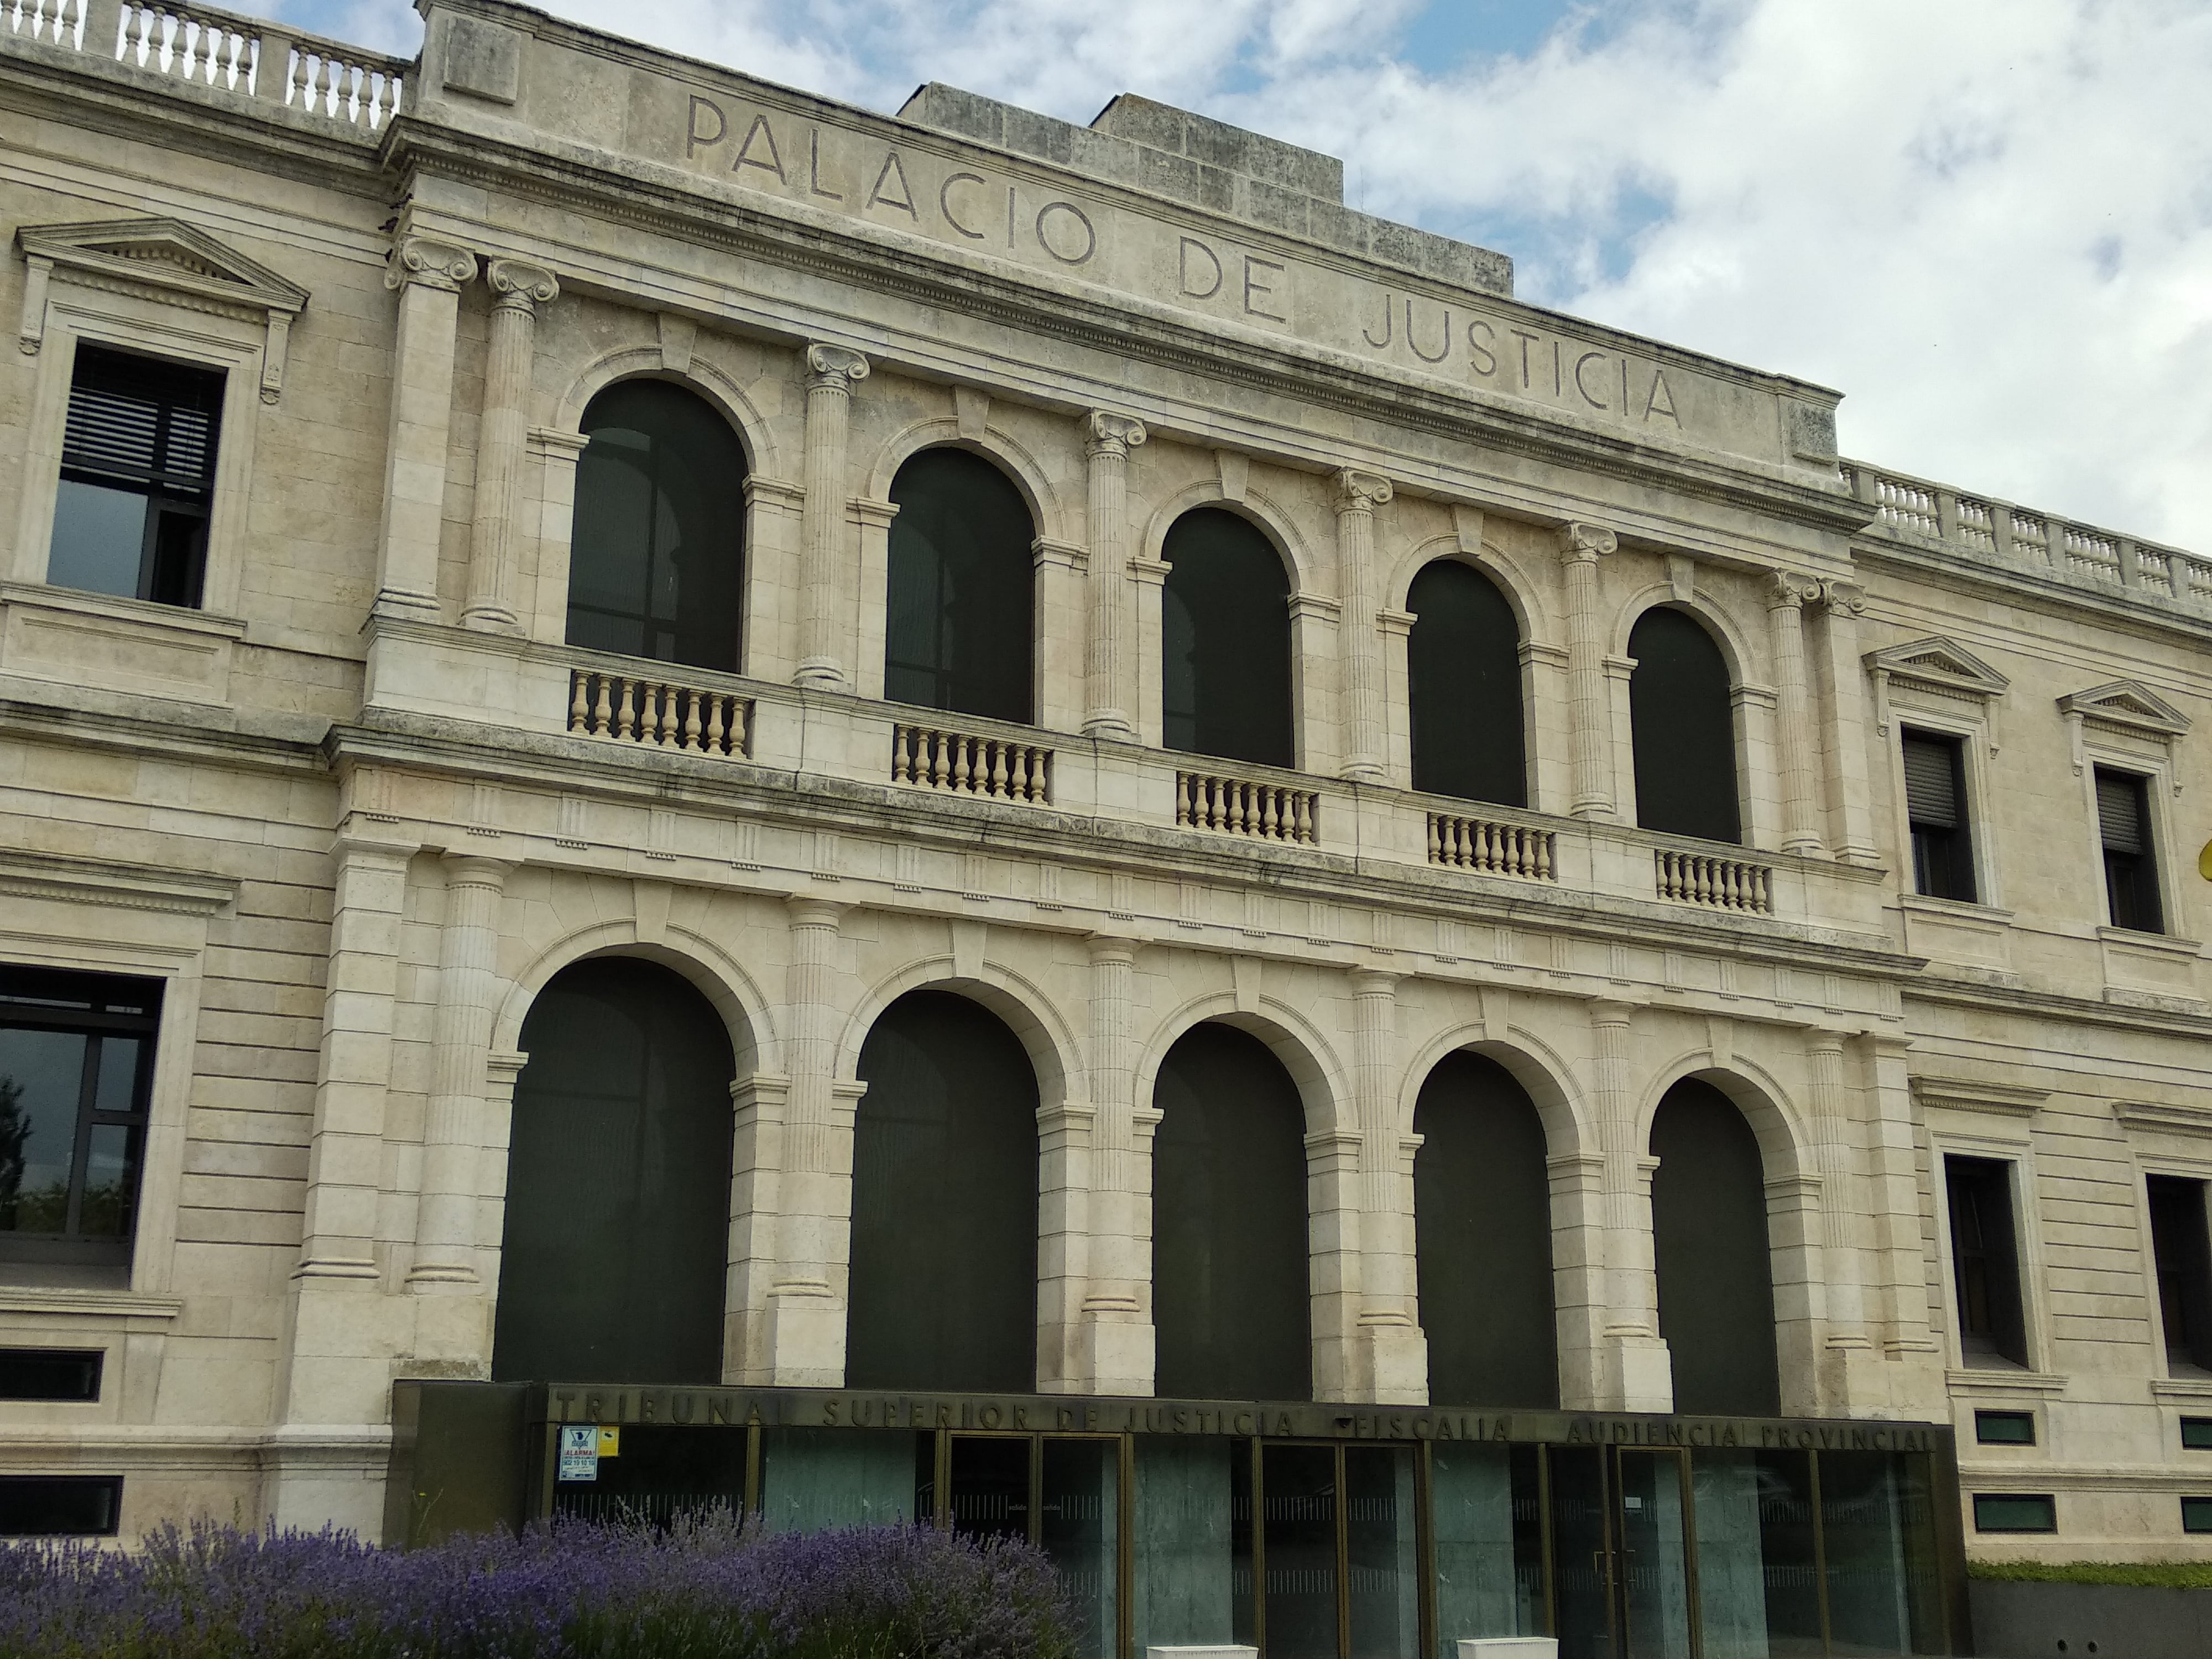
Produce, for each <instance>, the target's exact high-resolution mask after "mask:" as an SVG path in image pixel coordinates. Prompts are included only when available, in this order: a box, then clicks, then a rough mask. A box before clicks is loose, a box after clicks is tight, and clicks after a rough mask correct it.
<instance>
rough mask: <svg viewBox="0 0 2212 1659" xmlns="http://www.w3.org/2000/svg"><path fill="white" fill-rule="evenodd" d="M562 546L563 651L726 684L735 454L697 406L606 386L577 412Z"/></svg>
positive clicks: (731, 654)
mask: <svg viewBox="0 0 2212 1659" xmlns="http://www.w3.org/2000/svg"><path fill="white" fill-rule="evenodd" d="M583 432H584V435H585V436H586V438H588V439H589V440H590V441H589V442H588V443H586V445H585V447H584V453H583V454H582V455H581V456H580V458H579V459H578V460H577V463H576V505H575V517H574V528H573V530H572V532H571V533H570V537H569V544H568V643H569V644H571V645H580V646H584V647H587V648H589V649H591V650H593V651H611V652H616V653H620V654H621V655H623V656H626V657H648V658H651V659H653V660H655V661H659V662H670V663H682V664H684V665H686V666H689V667H692V668H714V669H720V670H724V671H728V672H732V673H734V672H735V671H737V668H738V644H739V641H740V638H741V636H742V634H743V631H744V630H743V611H744V574H745V528H744V526H745V511H744V483H745V453H744V446H742V445H741V444H740V443H738V435H737V434H736V433H735V432H733V431H732V430H731V428H730V423H729V422H727V421H726V420H724V419H723V418H722V416H721V414H720V411H718V410H715V409H714V407H713V406H712V405H711V404H708V402H707V401H706V400H705V399H704V398H701V397H699V396H698V395H697V394H696V393H695V392H687V391H685V390H684V388H683V387H682V386H674V385H671V384H670V383H669V382H667V381H665V380H618V381H617V382H616V383H615V384H614V385H612V386H609V387H607V388H606V389H605V391H603V392H600V393H599V395H598V396H597V397H595V398H592V401H591V403H590V404H588V405H586V408H585V410H584V419H583Z"/></svg>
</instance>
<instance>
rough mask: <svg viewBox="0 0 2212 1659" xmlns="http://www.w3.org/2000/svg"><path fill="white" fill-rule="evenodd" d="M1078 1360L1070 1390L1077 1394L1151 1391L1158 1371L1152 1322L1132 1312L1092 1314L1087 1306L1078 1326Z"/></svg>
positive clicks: (1141, 1393)
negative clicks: (1097, 1315) (1076, 1372)
mask: <svg viewBox="0 0 2212 1659" xmlns="http://www.w3.org/2000/svg"><path fill="white" fill-rule="evenodd" d="M1073 1346H1074V1349H1075V1361H1076V1364H1077V1365H1078V1367H1079V1371H1078V1375H1077V1376H1076V1377H1075V1378H1074V1379H1073V1381H1074V1382H1075V1383H1077V1386H1076V1387H1075V1388H1074V1389H1072V1390H1071V1392H1073V1393H1078V1394H1112V1395H1140V1396H1141V1395H1149V1394H1150V1393H1152V1378H1153V1376H1155V1375H1156V1364H1157V1361H1156V1355H1157V1352H1158V1350H1157V1346H1156V1337H1155V1334H1154V1332H1153V1328H1152V1322H1150V1321H1149V1320H1139V1319H1138V1318H1136V1317H1135V1316H1134V1315H1133V1311H1132V1313H1130V1314H1128V1315H1126V1316H1121V1317H1115V1318H1105V1319H1098V1318H1093V1317H1092V1316H1091V1310H1088V1309H1085V1310H1084V1319H1083V1322H1082V1323H1081V1324H1080V1325H1079V1326H1077V1327H1076V1330H1075V1341H1074V1344H1073Z"/></svg>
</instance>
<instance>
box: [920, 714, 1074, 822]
mask: <svg viewBox="0 0 2212 1659" xmlns="http://www.w3.org/2000/svg"><path fill="white" fill-rule="evenodd" d="M891 781H892V782H893V783H904V784H911V785H913V786H914V787H916V788H918V789H940V790H947V791H950V792H951V793H954V794H959V795H981V796H983V797H985V798H986V799H992V800H1018V801H1029V802H1032V803H1034V804H1035V805H1040V806H1042V805H1045V804H1047V803H1048V802H1049V801H1050V800H1051V799H1052V750H1049V749H1047V748H1044V747H1042V745H1040V744H1030V743H1019V742H1015V741H1012V740H1010V739H1008V738H994V737H986V736H982V735H980V734H978V733H975V732H962V731H957V730H954V729H951V728H949V727H942V726H909V725H904V724H901V725H898V726H893V727H892V728H891Z"/></svg>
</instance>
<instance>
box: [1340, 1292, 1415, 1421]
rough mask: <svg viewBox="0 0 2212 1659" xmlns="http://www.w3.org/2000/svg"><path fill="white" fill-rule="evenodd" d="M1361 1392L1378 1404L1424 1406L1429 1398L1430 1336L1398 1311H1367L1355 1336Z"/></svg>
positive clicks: (1355, 1352) (1355, 1361)
mask: <svg viewBox="0 0 2212 1659" xmlns="http://www.w3.org/2000/svg"><path fill="white" fill-rule="evenodd" d="M1352 1340H1353V1343H1354V1345H1355V1346H1354V1356H1355V1360H1354V1363H1355V1364H1356V1365H1357V1366H1358V1372H1359V1380H1360V1383H1361V1388H1360V1393H1361V1394H1362V1395H1364V1398H1365V1399H1366V1401H1370V1402H1371V1403H1372V1404H1375V1405H1377V1406H1421V1405H1425V1404H1427V1403H1428V1398H1429V1339H1428V1336H1427V1334H1425V1332H1424V1331H1423V1330H1422V1329H1421V1328H1420V1327H1419V1325H1416V1324H1415V1323H1413V1321H1412V1320H1411V1319H1410V1318H1408V1317H1407V1316H1406V1315H1405V1314H1403V1313H1401V1312H1399V1311H1397V1310H1390V1311H1389V1312H1385V1313H1380V1314H1363V1315H1361V1316H1360V1319H1359V1324H1358V1328H1357V1330H1356V1332H1355V1333H1354V1335H1353V1339H1352Z"/></svg>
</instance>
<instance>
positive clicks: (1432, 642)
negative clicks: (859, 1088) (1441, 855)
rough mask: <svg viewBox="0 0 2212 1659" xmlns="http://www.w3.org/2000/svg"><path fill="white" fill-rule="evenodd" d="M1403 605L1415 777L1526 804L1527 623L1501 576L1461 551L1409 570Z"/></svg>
mask: <svg viewBox="0 0 2212 1659" xmlns="http://www.w3.org/2000/svg"><path fill="white" fill-rule="evenodd" d="M1406 609H1407V610H1408V611H1412V612H1413V631H1412V632H1411V633H1410V634H1409V635H1407V640H1406V673H1407V702H1408V705H1409V714H1410V715H1411V718H1412V722H1413V787H1414V788H1416V789H1425V790H1427V791H1429V792H1430V793H1432V794H1438V795H1456V796H1458V797H1459V798H1460V799H1463V800H1480V801H1494V802H1496V803H1497V804H1498V805H1501V806H1525V805H1528V754H1527V749H1526V746H1525V738H1524V734H1523V731H1522V726H1523V717H1522V707H1521V623H1520V619H1519V618H1518V617H1516V616H1515V615H1514V614H1513V607H1512V606H1511V605H1510V604H1508V603H1507V602H1506V598H1505V595H1504V593H1503V592H1500V591H1499V590H1498V584H1497V583H1496V582H1493V581H1492V580H1490V578H1489V577H1487V576H1486V575H1484V574H1482V572H1480V570H1477V569H1475V568H1474V567H1473V566H1472V565H1468V564H1464V563H1462V562H1460V561H1459V560H1457V559H1438V560H1437V561H1436V562H1435V563H1433V564H1431V565H1429V566H1427V567H1426V568H1424V569H1423V570H1422V571H1421V573H1420V574H1419V575H1417V576H1415V577H1414V578H1413V586H1411V587H1410V588H1409V589H1407V593H1406Z"/></svg>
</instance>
